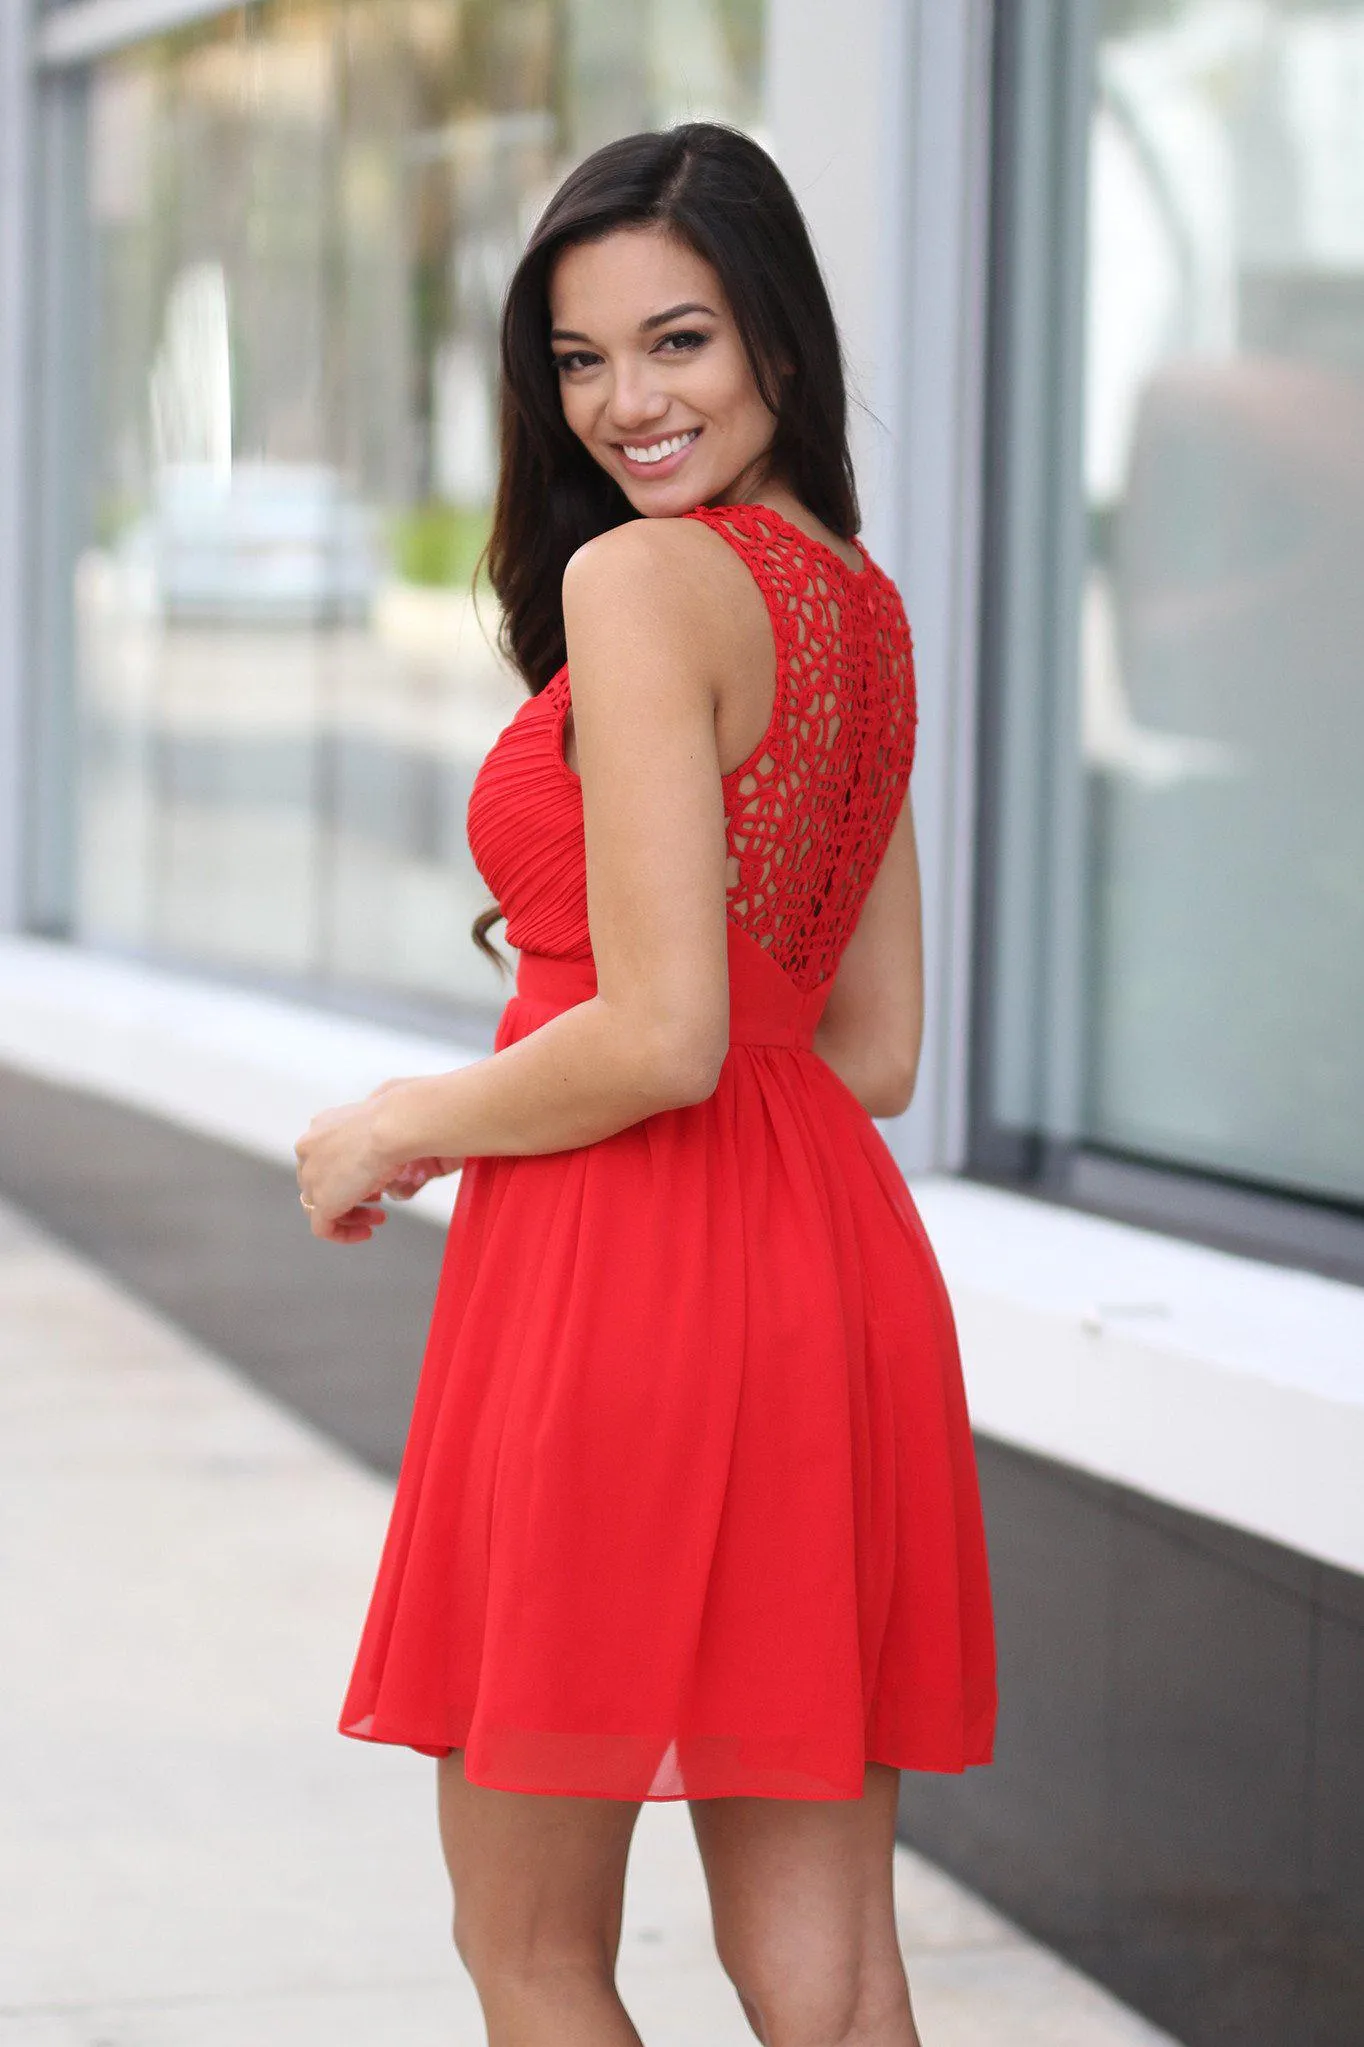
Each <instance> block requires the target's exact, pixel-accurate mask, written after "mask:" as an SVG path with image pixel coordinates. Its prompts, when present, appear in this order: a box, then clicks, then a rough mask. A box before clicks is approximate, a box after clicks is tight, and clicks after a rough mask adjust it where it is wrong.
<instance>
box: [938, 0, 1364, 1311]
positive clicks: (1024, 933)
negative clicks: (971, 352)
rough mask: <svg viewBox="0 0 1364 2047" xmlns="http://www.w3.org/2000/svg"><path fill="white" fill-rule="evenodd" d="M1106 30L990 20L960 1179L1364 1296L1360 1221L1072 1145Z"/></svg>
mask: <svg viewBox="0 0 1364 2047" xmlns="http://www.w3.org/2000/svg"><path fill="white" fill-rule="evenodd" d="M1097 26H1098V10H1097V6H1096V4H1095V0H1039V4H1038V5H1037V6H1035V7H1029V8H1027V9H1024V8H1022V7H1020V6H1016V5H1014V6H1011V5H1008V4H1002V5H1000V6H998V7H997V8H996V10H995V39H994V59H993V66H992V105H991V110H990V119H991V134H992V138H993V147H992V151H991V168H990V222H989V244H988V246H989V280H988V291H987V313H986V389H985V433H984V450H983V465H982V466H983V530H982V540H981V564H982V570H981V583H980V593H979V602H980V610H979V646H980V663H979V692H980V695H979V706H978V724H977V762H976V849H977V857H976V862H975V873H974V900H973V915H972V926H971V929H972V945H971V966H972V971H971V988H972V1001H971V1024H970V1046H969V1058H968V1081H967V1093H968V1114H967V1142H966V1156H965V1162H964V1171H965V1175H966V1177H968V1178H971V1179H975V1180H979V1181H982V1182H984V1183H987V1184H993V1185H998V1186H1005V1187H1010V1188H1013V1189H1015V1190H1016V1191H1019V1192H1023V1193H1027V1194H1030V1195H1034V1196H1036V1197H1037V1198H1039V1199H1042V1200H1045V1201H1050V1202H1054V1203H1058V1204H1061V1205H1063V1206H1067V1207H1071V1208H1077V1209H1081V1210H1086V1211H1089V1212H1091V1213H1094V1214H1098V1215H1105V1216H1109V1217H1112V1218H1114V1219H1115V1220H1118V1221H1123V1222H1130V1223H1136V1224H1139V1225H1142V1226H1145V1227H1147V1228H1156V1229H1159V1230H1161V1231H1162V1232H1164V1233H1165V1234H1167V1235H1170V1236H1174V1237H1182V1238H1185V1239H1187V1240H1189V1241H1192V1242H1196V1243H1201V1244H1206V1245H1209V1246H1211V1247H1214V1248H1217V1249H1221V1250H1226V1251H1231V1252H1235V1253H1240V1254H1242V1255H1247V1254H1248V1255H1251V1256H1253V1257H1257V1258H1261V1259H1264V1260H1266V1261H1268V1262H1270V1263H1274V1264H1280V1265H1286V1266H1292V1267H1297V1268H1300V1269H1303V1270H1307V1271H1314V1272H1318V1273H1323V1274H1326V1275H1328V1276H1330V1277H1334V1278H1339V1279H1344V1280H1349V1281H1354V1282H1364V1209H1361V1208H1359V1207H1357V1206H1355V1205H1354V1204H1352V1203H1350V1202H1348V1201H1345V1200H1341V1199H1335V1198H1332V1197H1330V1196H1327V1195H1315V1194H1313V1193H1312V1192H1311V1191H1310V1190H1307V1189H1303V1190H1301V1191H1297V1190H1294V1189H1292V1188H1290V1187H1288V1186H1284V1185H1279V1184H1275V1183H1270V1182H1258V1181H1253V1180H1248V1179H1242V1178H1239V1177H1236V1176H1233V1175H1231V1174H1223V1173H1218V1172H1215V1171H1211V1170H1202V1169H1200V1168H1198V1167H1196V1166H1193V1165H1185V1164H1183V1163H1181V1162H1179V1161H1176V1160H1170V1159H1160V1158H1157V1157H1154V1156H1148V1155H1141V1154H1137V1153H1133V1152H1128V1151H1124V1150H1120V1149H1118V1148H1115V1147H1109V1146H1104V1145H1100V1144H1097V1143H1094V1142H1091V1141H1087V1140H1086V1139H1084V1138H1083V1137H1082V1135H1081V1134H1080V1130H1079V1072H1080V1056H1081V1024H1082V1010H1081V1002H1082V989H1083V985H1084V977H1083V950H1084V945H1085V942H1086V932H1085V928H1084V927H1085V918H1084V902H1083V891H1082V886H1081V877H1082V873H1083V860H1084V846H1085V838H1084V827H1085V807H1086V801H1087V790H1086V787H1085V778H1084V777H1083V775H1076V774H1075V773H1074V772H1073V762H1074V760H1075V758H1076V755H1077V753H1078V743H1077V734H1076V729H1075V728H1076V723H1077V722H1078V717H1079V687H1078V683H1079V668H1078V663H1079V634H1078V618H1079V602H1080V588H1081V578H1082V574H1083V567H1084V556H1085V528H1084V519H1085V510H1084V494H1083V486H1082V481H1081V466H1082V447H1081V433H1082V426H1083V408H1082V405H1080V404H1078V403H1076V402H1075V398H1074V394H1075V393H1076V392H1078V391H1080V390H1082V388H1083V379H1084V370H1085V361H1084V323H1085V313H1086V297H1085V275H1086V260H1085V234H1086V211H1087V205H1088V174H1089V130H1090V115H1091V105H1092V93H1093V78H1094V65H1095V59H1096V51H1097ZM1046 678H1050V681H1049V682H1048V681H1047V680H1046ZM1020 788H1021V789H1022V790H1023V792H1024V794H1023V797H1022V799H1021V800H1020V797H1019V791H1020ZM1010 792H1012V794H1013V798H1014V800H1013V801H1012V803H1010V802H1009V801H1008V800H1007V799H1008V796H1009V794H1010ZM1008 832H1011V833H1012V835H1013V841H1012V842H1010V843H1006V836H1005V835H1006V833H1008ZM1009 930H1013V931H1016V932H1017V933H1018V938H1017V941H1016V943H1015V944H1014V945H1013V946H1012V948H1010V949H1009V950H1008V951H1007V952H1005V951H1003V950H1002V949H1001V947H1000V945H999V941H998V934H999V933H1000V932H1001V931H1009ZM1020 1019H1021V1020H1022V1021H1021V1023H1020ZM1001 1076H1003V1079H1004V1082H1005V1084H1007V1085H1008V1086H1009V1087H1010V1088H1011V1089H1012V1090H1013V1091H1014V1093H1015V1096H1016V1097H1017V1096H1021V1097H1022V1098H1025V1099H1026V1101H1027V1102H1029V1103H1030V1104H1031V1106H1032V1110H1033V1119H1032V1120H1031V1122H1030V1121H1029V1118H1028V1117H1027V1116H1024V1117H1022V1118H1020V1120H1019V1121H1017V1122H1012V1121H1011V1122H1006V1121H1004V1120H1003V1119H1002V1118H1001V1116H1000V1115H999V1113H998V1111H997V1108H996V1102H997V1100H998V1093H997V1090H998V1088H999V1086H1000V1084H1001Z"/></svg>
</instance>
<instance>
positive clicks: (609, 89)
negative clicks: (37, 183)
mask: <svg viewBox="0 0 1364 2047" xmlns="http://www.w3.org/2000/svg"><path fill="white" fill-rule="evenodd" d="M762 30H763V20H762V5H761V0H458V4H454V0H265V4H261V5H258V6H253V7H247V8H235V9H231V10H229V11H226V12H224V13H221V14H218V15H215V16H212V17H211V18H209V19H206V20H203V21H193V22H189V23H187V24H185V25H184V26H182V27H179V28H177V29H175V30H173V31H171V32H168V33H164V34H161V35H157V36H154V37H152V38H150V39H148V40H145V41H142V42H138V43H136V44H134V45H133V46H132V47H130V48H127V49H121V50H118V51H116V52H113V53H111V54H109V55H108V56H106V57H103V58H101V59H100V60H99V61H97V62H95V63H93V64H91V65H90V66H88V67H85V68H83V69H82V70H81V71H80V72H79V73H78V74H73V75H71V76H68V77H63V78H62V79H60V80H59V81H58V82H57V84H56V86H55V88H54V90H53V91H52V93H51V96H50V100H49V104H48V105H47V107H46V108H45V109H44V110H43V118H44V129H43V134H42V138H41V147H42V150H43V154H44V158H45V170H46V176H45V178H44V181H43V194H44V202H45V206H46V209H47V217H46V219H45V222H44V233H43V242H44V245H45V247H46V248H47V250H48V251H49V252H50V256H51V261H50V264H49V266H48V281H47V284H48V302H47V304H46V306H45V308H44V317H45V320H46V323H47V338H46V340H45V346H44V356H45V359H46V360H48V361H58V362H60V364H61V366H62V372H61V376H60V382H59V383H54V384H53V386H52V388H51V392H50V398H49V402H48V404H47V405H46V407H45V408H44V418H43V434H42V441H43V445H42V450H41V455H40V472H41V474H42V476H43V478H44V479H45V480H46V488H47V490H48V494H49V503H48V510H47V518H46V521H45V548H46V559H45V561H44V563H43V566H42V575H43V579H44V588H45V596H46V617H45V620H44V630H43V631H42V632H41V633H40V635H39V644H40V645H41V647H42V648H44V649H45V650H47V651H48V659H47V662H46V674H45V678H44V681H45V699H46V713H45V718H44V730H45V739H46V751H47V760H46V762H45V769H46V780H47V784H48V787H49V789H50V791H51V792H52V801H51V803H50V804H49V806H48V807H47V814H46V816H45V818H44V821H43V825H42V832H41V844H42V857H41V859H40V862H39V865H38V872H37V877H36V884H35V886H36V891H37V894H38V897H39V898H40V900H39V901H38V902H37V903H36V904H35V905H34V907H35V909H36V910H37V912H38V918H37V921H38V922H40V923H41V925H42V926H43V927H44V928H46V929H49V930H57V931H63V932H68V933H69V934H70V935H71V936H72V937H73V938H75V939H77V940H79V941H82V942H87V943H91V944H94V945H99V946H112V947H116V948H119V949H121V950H126V951H132V952H135V953H139V954H155V955H159V956H162V957H165V958H168V959H171V960H175V961H178V962H183V963H192V964H194V965H196V966H203V967H211V968H219V969H222V970H225V971H227V972H230V973H232V974H235V975H247V976H251V977H255V978H265V979H268V980H271V981H273V982H276V983H278V984H282V985H297V986H299V987H305V986H308V985H311V986H313V987H314V988H320V987H330V988H331V989H333V990H337V989H342V990H348V991H350V993H351V994H352V996H354V997H357V998H358V999H360V1000H362V1001H363V1000H364V999H365V998H366V995H368V998H369V1000H370V1002H371V1004H372V1005H373V1004H382V1003H384V1002H388V1001H391V1000H393V999H397V1000H399V1001H402V1000H404V999H406V1000H409V1001H412V1002H425V1003H431V1002H438V1003H440V1004H442V1005H443V1006H444V1007H445V1008H447V1009H453V1010H455V1011H463V1012H467V1013H468V1014H469V1015H470V1017H471V1018H473V1019H476V1018H477V1017H479V1016H490V1015H491V1014H492V1013H494V1011H495V1009H496V1007H497V1006H498V1005H499V1003H500V1001H501V1000H502V999H503V996H502V984H501V983H500V982H499V981H498V979H497V976H496V974H495V972H494V971H493V969H492V968H491V967H490V965H489V963H488V962H487V960H486V959H485V958H484V957H483V956H482V954H481V953H479V952H478V951H477V950H476V949H475V948H474V947H473V946H472V944H471V943H470V940H469V926H470V924H471V921H472V920H473V918H474V917H475V916H476V915H477V914H478V912H479V911H480V910H482V909H483V908H484V907H485V906H486V903H487V896H486V891H485V890H484V888H483V885H482V883H481V881H480V880H479V877H478V876H477V874H476V872H475V871H474V869H473V867H472V863H471V861H470V858H469V853H468V848H467V845H466V842H465V836H464V816H465V806H466V802H467V798H468V793H469V788H470V783H471V779H472V776H473V774H474V771H475V770H476V768H477V766H478V763H479V761H480V760H481V758H482V757H483V755H484V753H485V752H486V751H487V748H488V746H489V745H490V744H491V742H492V740H493V738H494V736H495V735H496V733H497V731H498V729H499V728H500V726H501V725H502V724H503V723H505V721H506V719H507V718H508V717H509V716H510V715H511V713H512V711H513V710H514V709H515V706H516V704H517V702H518V701H519V700H520V696H521V694H522V690H521V687H520V685H519V684H518V683H517V682H516V681H515V679H513V678H512V677H510V676H509V675H508V673H507V672H506V670H505V669H504V668H503V667H502V666H501V665H500V664H499V662H498V660H497V658H496V656H495V654H494V651H493V641H494V637H495V633H496V628H497V622H498V621H497V607H496V603H495V600H494V598H493V596H492V592H491V590H490V589H489V588H488V587H487V585H486V582H485V581H483V580H482V579H480V578H477V577H476V575H475V570H476V565H477V562H478V557H479V553H480V550H481V548H482V546H483V543H484V540H485V538H486V534H487V530H488V519H489V508H490V499H491V494H492V489H493V482H494V474H495V463H496V410H495V409H496V390H495V362H496V336H497V323H498V313H499V305H500V300H501V295H502V292H503V288H504V286H505V284H506V281H507V278H508V275H509V273H510V270H511V267H512V265H513V263H514V261H515V259H516V256H517V255H518V253H519V250H520V248H521V246H522V244H523V242H524V239H525V236H526V233H527V231H528V229H529V227H530V225H531V224H532V222H533V221H534V218H535V216H536V213H537V212H538V210H539V208H540V207H541V205H542V204H543V203H544V201H545V200H546V199H547V197H548V196H549V194H550V192H551V191H552V190H553V188H554V186H555V185H556V184H557V182H558V181H559V179H560V178H561V177H562V175H563V174H564V172H565V171H566V169H567V168H568V167H569V165H570V164H572V163H573V162H574V161H576V160H577V159H579V158H580V157H581V156H583V155H584V154H586V153H587V152H588V151H589V150H590V149H592V148H594V147H595V146H596V145H597V144H598V143H599V142H601V141H603V140H605V139H607V138H609V137H610V136H612V135H615V134H618V133H621V132H628V130H630V129H632V128H642V127H649V126H655V125H663V124H667V123H670V122H672V121H674V120H677V119H682V118H688V117H691V116H696V115H712V116H716V117H719V118H722V119H725V120H729V121H734V122H737V123H739V124H741V125H745V126H748V127H750V128H751V127H754V126H756V125H757V123H758V121H759V117H760V78H761V65H762V42H763V36H762Z"/></svg>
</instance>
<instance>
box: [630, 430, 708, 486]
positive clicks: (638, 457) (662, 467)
mask: <svg viewBox="0 0 1364 2047" xmlns="http://www.w3.org/2000/svg"><path fill="white" fill-rule="evenodd" d="M700 432H701V429H700V427H699V426H693V427H687V428H685V429H684V431H683V432H682V433H680V434H662V435H660V436H659V437H658V438H657V439H656V440H652V441H625V442H617V444H616V452H617V454H618V455H619V456H620V459H621V461H622V462H623V463H624V465H625V467H626V469H628V470H629V472H630V474H631V475H632V476H640V477H653V476H671V475H672V473H673V471H674V470H675V469H677V468H679V467H680V465H681V464H682V463H683V462H684V461H685V460H686V457H687V452H688V450H689V449H690V448H691V446H692V444H693V442H694V441H695V440H696V438H697V436H698V435H699V434H700Z"/></svg>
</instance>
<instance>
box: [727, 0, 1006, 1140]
mask: <svg viewBox="0 0 1364 2047" xmlns="http://www.w3.org/2000/svg"><path fill="white" fill-rule="evenodd" d="M991 18H992V7H991V4H990V0H843V4H842V5H840V6H839V7H838V8H836V9H835V8H833V7H831V6H829V4H828V0H769V9H768V23H769V41H768V51H769V56H768V104H767V121H766V125H767V133H768V140H769V143H770V146H771V147H772V150H773V152H774V154H775V155H776V157H777V160H778V162H779V163H780V164H781V166H782V168H783V170H784V171H785V172H786V175H787V176H788V178H789V179H790V180H791V183H792V186H793V188H794V190H795V193H796V196H797V198H798V199H799V200H800V203H801V205H802V207H803V208H804V210H805V213H806V217H807V219H808V220H809V223H810V227H811V231H812V233H813V235H814V238H815V243H816V247H817V249H818V251H819V255H820V260H821V262H822V264H823V266H824V270H825V274H826V276H827V278H828V280H829V284H830V288H831V291H832V294H833V299H834V308H835V311H836V313H837V315H838V318H839V324H840V326H841V328H842V331H843V337H844V343H845V347H846V351H847V356H848V365H849V371H850V381H851V385H852V390H853V393H854V395H855V397H860V398H861V399H862V401H863V402H864V404H865V406H866V407H867V408H868V409H869V410H868V411H863V410H861V409H860V408H859V407H858V406H857V405H854V409H853V453H854V458H855V460H856V463H857V472H858V481H859V486H860V488H861V493H862V500H863V532H864V534H865V536H866V540H867V544H868V546H869V547H870V549H871V551H872V553H873V555H875V556H876V558H877V560H878V561H880V562H881V564H882V566H883V567H884V568H886V569H887V570H888V571H889V573H890V574H891V575H893V576H894V577H895V579H896V581H897V582H898V583H899V585H900V588H901V590H902V591H903V593H904V597H905V603H906V607H907V609H908V612H909V617H910V624H911V626H912V628H913V632H914V641H915V650H916V656H917V668H918V682H919V716H920V727H919V749H918V757H917V760H916V764H915V769H914V777H913V783H912V789H913V802H914V814H915V823H916V827H917V833H918V841H919V854H920V864H921V867H922V871H923V890H924V948H925V974H926V982H927V1015H926V1020H925V1035H924V1050H923V1058H922V1063H921V1066H920V1077H919V1085H918V1089H917V1091H916V1095H915V1100H914V1103H913V1105H912V1107H911V1108H910V1110H909V1112H908V1114H907V1115H905V1116H903V1117H900V1118H899V1119H897V1121H896V1122H895V1123H893V1124H890V1125H888V1126H887V1128H886V1135H887V1137H888V1139H889V1141H890V1143H891V1145H892V1147H893V1149H894V1150H895V1153H896V1156H897V1157H898V1158H899V1160H900V1163H901V1164H902V1165H903V1166H904V1167H905V1169H906V1170H907V1171H928V1170H931V1169H936V1170H944V1169H945V1170H952V1169H954V1168H956V1167H958V1166H960V1164H961V1163H962V1160H963V1156H964V1152H965V1142H966V1081H967V1050H968V1021H969V1017H968V1009H969V1000H970V957H971V937H972V932H971V890H972V839H973V831H974V826H973V813H974V797H975V787H974V764H975V744H976V718H975V712H976V665H977V664H976V632H975V621H976V614H977V610H978V595H979V528H980V467H981V421H982V417H983V409H984V396H985V276H986V260H987V246H988V218H987V210H988V209H987V201H988V172H989V138H990V71H989V54H990V39H991ZM869 415H874V417H873V416H869Z"/></svg>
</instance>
